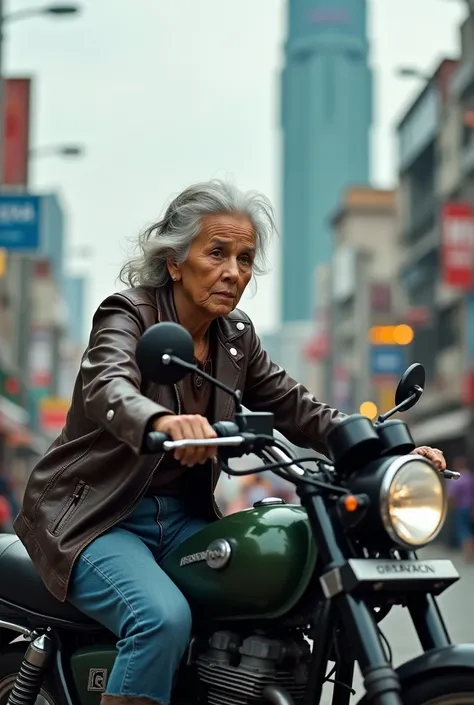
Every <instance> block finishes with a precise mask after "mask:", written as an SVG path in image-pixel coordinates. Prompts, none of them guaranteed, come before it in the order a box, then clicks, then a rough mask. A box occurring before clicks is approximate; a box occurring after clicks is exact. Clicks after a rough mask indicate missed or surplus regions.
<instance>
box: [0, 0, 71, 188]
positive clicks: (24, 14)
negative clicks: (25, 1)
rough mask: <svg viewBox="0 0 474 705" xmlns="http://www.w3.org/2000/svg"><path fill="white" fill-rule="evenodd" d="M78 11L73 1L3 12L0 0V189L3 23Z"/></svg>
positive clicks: (0, 166) (0, 168)
mask: <svg viewBox="0 0 474 705" xmlns="http://www.w3.org/2000/svg"><path fill="white" fill-rule="evenodd" d="M79 11H80V6H79V5H77V4H75V3H62V4H55V5H40V6H38V7H30V8H25V9H23V10H16V11H13V12H8V13H5V12H4V0H0V190H1V188H2V187H3V161H4V144H3V142H4V136H5V130H4V122H5V110H4V106H5V100H4V96H5V91H4V80H3V73H4V72H3V41H4V29H5V24H7V23H9V22H16V21H18V20H26V19H29V18H31V17H41V16H45V15H46V16H47V15H49V16H51V17H67V16H70V15H75V14H77V13H78V12H79Z"/></svg>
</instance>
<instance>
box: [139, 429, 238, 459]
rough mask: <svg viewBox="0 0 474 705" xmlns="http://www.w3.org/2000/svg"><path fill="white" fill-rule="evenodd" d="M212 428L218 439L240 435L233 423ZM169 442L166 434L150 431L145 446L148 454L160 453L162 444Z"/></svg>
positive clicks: (169, 439) (169, 438)
mask: <svg viewBox="0 0 474 705" xmlns="http://www.w3.org/2000/svg"><path fill="white" fill-rule="evenodd" d="M212 428H213V429H214V431H215V432H216V433H217V437H218V438H230V436H238V435H239V434H240V430H239V427H238V426H237V424H236V423H234V422H233V421H218V422H217V423H215V424H213V425H212ZM166 441H171V437H170V436H168V434H167V433H161V432H160V431H151V432H150V433H149V434H148V435H147V437H146V439H145V446H146V450H147V451H148V452H149V453H160V452H161V451H163V443H166Z"/></svg>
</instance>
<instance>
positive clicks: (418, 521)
mask: <svg viewBox="0 0 474 705" xmlns="http://www.w3.org/2000/svg"><path fill="white" fill-rule="evenodd" d="M446 511H447V503H446V491H445V487H444V481H443V478H442V476H441V475H440V473H439V472H438V471H437V470H436V469H435V468H434V467H433V466H432V465H431V463H430V462H429V461H428V460H426V459H424V458H422V457H421V456H420V457H417V456H416V455H410V456H404V457H401V458H397V459H396V460H394V461H393V462H392V463H391V464H390V465H389V467H388V469H387V471H386V472H385V475H384V477H383V480H382V484H381V486H380V515H381V519H382V523H383V526H384V528H385V530H386V531H387V533H388V535H389V536H390V538H391V539H392V540H393V541H396V542H397V543H399V544H402V545H403V546H405V547H409V548H416V547H420V546H424V545H425V544H427V543H429V542H430V541H432V540H433V539H434V538H435V537H436V536H437V535H438V533H439V531H440V530H441V528H442V526H443V524H444V521H445V519H446Z"/></svg>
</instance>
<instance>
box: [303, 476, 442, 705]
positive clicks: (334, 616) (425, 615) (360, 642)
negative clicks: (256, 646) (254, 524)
mask: <svg viewBox="0 0 474 705" xmlns="http://www.w3.org/2000/svg"><path fill="white" fill-rule="evenodd" d="M297 492H298V495H299V497H300V499H301V504H302V506H303V507H304V508H305V510H306V512H307V515H308V520H309V523H310V526H311V529H312V532H313V536H314V539H315V541H316V545H317V547H318V552H319V559H318V562H317V570H318V573H319V575H321V574H322V575H323V576H324V575H325V574H327V573H329V572H330V571H331V570H333V569H334V568H337V567H341V566H343V565H344V564H346V563H347V561H348V559H350V558H352V557H353V555H352V551H351V549H350V546H349V544H348V543H347V541H345V540H341V537H340V536H337V533H336V531H335V527H334V519H333V517H331V515H330V512H329V508H328V506H327V503H326V501H325V499H324V498H323V497H322V496H321V494H320V491H319V490H318V488H317V487H315V486H312V485H310V484H308V483H301V484H299V485H298V488H297ZM400 557H401V558H403V559H406V560H413V561H417V560H418V558H417V555H416V553H415V552H414V551H400ZM394 560H395V559H394ZM446 587H447V586H446ZM425 589H426V588H425V587H424V586H422V585H421V581H420V591H419V592H416V591H415V592H411V593H410V594H409V595H408V596H407V597H406V599H405V604H406V606H407V609H408V611H409V613H410V617H411V619H412V622H413V625H414V627H415V630H416V632H417V635H418V638H419V640H420V644H421V647H422V650H423V651H424V652H426V651H428V650H430V649H442V648H446V647H448V646H450V645H451V643H452V642H451V639H450V636H449V633H448V630H447V628H446V625H445V622H444V620H443V618H442V615H441V612H440V610H439V607H438V603H437V601H436V598H435V597H434V596H433V595H432V594H431V593H427V592H423V591H422V590H425ZM317 631H318V639H317V640H314V642H313V643H314V646H313V654H312V660H311V669H310V670H311V675H310V678H309V680H308V685H307V690H306V693H305V701H304V705H319V703H320V702H321V696H322V689H323V685H324V682H325V677H326V672H327V667H328V662H329V658H328V656H329V654H330V650H331V645H332V644H333V643H335V644H336V645H337V646H338V647H341V646H342V647H343V648H336V653H337V656H336V658H339V660H338V661H336V671H335V676H334V692H333V698H332V704H333V705H349V701H350V697H351V692H352V684H353V677H354V667H355V663H356V661H357V663H358V664H359V667H360V670H361V672H362V676H363V678H364V686H365V689H366V692H367V699H368V701H369V702H371V703H377V705H396V703H398V704H399V705H402V700H401V698H400V696H399V692H400V679H399V676H398V673H397V672H396V671H395V669H394V668H393V666H392V664H391V663H390V662H389V660H388V658H387V655H386V653H385V649H384V644H383V640H382V637H381V634H380V631H379V627H378V625H377V623H376V621H375V618H374V612H373V608H372V607H371V606H370V605H369V604H368V601H367V600H366V599H365V598H364V595H363V594H362V595H354V594H351V592H350V591H346V590H342V591H341V592H339V594H337V595H334V596H331V597H330V598H327V599H326V602H325V603H324V606H323V609H322V612H321V617H320V619H318V624H317ZM343 640H344V643H342V642H343ZM345 640H347V642H346V641H345ZM348 647H349V648H350V651H349V648H348ZM342 653H345V654H348V655H349V658H345V657H344V658H342V659H341V658H340V654H342Z"/></svg>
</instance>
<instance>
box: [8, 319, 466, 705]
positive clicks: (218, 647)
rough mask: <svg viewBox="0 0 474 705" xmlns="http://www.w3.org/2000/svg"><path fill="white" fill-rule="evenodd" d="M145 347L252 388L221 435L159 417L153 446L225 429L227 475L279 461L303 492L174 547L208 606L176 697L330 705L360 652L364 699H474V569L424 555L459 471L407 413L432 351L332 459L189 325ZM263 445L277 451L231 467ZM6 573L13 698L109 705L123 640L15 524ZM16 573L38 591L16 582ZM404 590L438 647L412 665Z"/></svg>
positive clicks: (153, 368)
mask: <svg viewBox="0 0 474 705" xmlns="http://www.w3.org/2000/svg"><path fill="white" fill-rule="evenodd" d="M137 361H138V364H139V366H140V369H141V372H142V376H143V378H144V379H148V380H151V381H154V382H156V383H159V384H175V383H177V382H178V381H179V380H180V379H182V378H183V377H184V376H185V375H186V374H187V373H188V372H190V371H192V372H193V373H194V374H201V375H202V376H203V377H205V378H206V379H209V380H210V381H211V382H212V383H213V384H214V385H215V386H217V387H220V388H221V389H225V390H226V391H227V392H228V393H229V394H230V395H233V397H234V400H235V414H234V417H233V421H223V422H220V423H217V424H215V429H216V432H217V436H218V437H217V438H216V439H212V440H211V441H209V440H205V439H198V440H180V441H172V440H170V439H169V438H168V437H167V436H165V435H164V434H160V433H157V432H151V433H150V434H149V435H148V437H147V441H146V445H147V449H148V452H150V453H162V452H170V451H173V450H175V449H176V448H179V447H183V446H188V445H201V446H202V445H209V444H212V445H213V446H217V448H218V457H219V462H220V465H221V467H222V468H223V470H224V471H225V472H227V473H229V474H231V475H243V474H250V473H257V472H262V471H272V472H275V473H277V474H278V475H280V476H281V477H283V478H284V479H286V480H287V481H288V482H292V483H294V485H295V487H296V490H297V493H298V496H299V497H300V500H301V506H300V505H289V504H286V503H285V502H284V501H283V500H281V499H278V498H272V497H269V498H266V499H263V500H261V501H258V502H256V503H255V504H254V505H253V507H251V508H249V509H247V510H244V511H241V512H238V513H236V514H233V515H230V516H227V517H224V518H221V519H220V520H217V521H215V522H213V523H211V524H209V525H208V526H206V527H205V528H203V529H202V530H201V531H199V532H198V533H197V534H195V535H194V536H192V537H191V538H189V539H187V540H186V541H184V542H183V543H182V544H181V545H180V546H178V547H177V548H175V549H174V551H173V552H172V553H170V554H169V555H168V556H167V557H166V559H165V560H164V561H163V563H162V567H163V569H164V570H165V571H166V572H167V574H168V575H169V576H170V577H171V579H172V580H173V581H174V582H175V583H176V585H178V587H179V588H180V589H181V591H182V592H183V594H184V595H185V596H186V598H187V600H188V601H189V604H190V606H191V608H192V611H193V620H194V621H193V633H192V638H191V640H190V643H189V647H188V649H187V652H186V654H185V655H184V657H183V661H182V664H181V667H180V669H179V672H178V673H177V677H176V684H175V687H174V691H173V698H172V703H173V705H182V704H184V703H186V704H187V703H191V702H194V703H196V704H197V703H200V704H202V705H234V704H235V705H254V704H257V703H262V704H263V703H265V702H266V703H271V704H273V705H318V703H320V702H321V699H322V690H323V685H324V684H325V683H326V682H328V681H332V683H333V700H332V702H333V705H349V701H350V698H351V693H352V692H353V691H352V684H353V675H354V666H355V664H356V663H358V665H359V667H360V670H361V673H362V676H363V679H364V686H365V695H364V696H363V698H362V700H361V701H360V703H364V704H365V705H369V704H370V705H428V704H430V705H435V704H436V705H456V704H459V705H470V704H474V646H473V645H468V644H463V645H453V644H452V643H451V640H450V637H449V634H448V631H447V628H446V625H445V623H444V621H443V618H442V615H441V612H440V610H439V607H438V605H437V601H436V597H437V596H438V595H439V594H440V593H442V592H443V591H444V590H446V588H448V587H449V586H450V585H452V584H453V583H454V582H456V581H457V580H458V579H459V575H458V573H457V571H456V569H455V568H454V566H453V564H452V563H451V561H449V560H419V559H418V557H417V553H416V551H417V549H419V548H421V547H423V546H426V545H427V544H429V543H430V542H431V541H433V540H434V539H435V538H436V536H437V535H438V533H439V531H440V530H441V528H442V526H443V523H444V521H445V518H446V512H447V508H446V507H447V503H446V492H445V484H444V478H443V477H442V473H440V472H438V471H437V470H436V469H435V468H434V466H433V465H432V464H431V463H430V462H429V461H428V460H427V459H426V458H423V457H421V456H417V455H410V453H411V451H412V450H413V449H414V447H415V444H414V442H413V439H412V437H411V435H410V432H409V430H408V427H407V426H406V424H405V423H404V422H403V421H401V420H399V419H391V417H392V416H393V415H394V414H395V413H396V412H402V411H405V410H407V409H409V408H411V407H412V406H413V405H414V404H415V403H416V402H417V401H418V399H419V398H420V396H421V394H422V393H423V387H424V384H425V372H424V368H423V367H422V365H420V364H414V365H412V366H411V367H410V368H408V370H407V371H406V372H405V373H404V375H403V376H402V378H401V380H400V382H399V384H398V387H397V390H396V395H395V404H396V406H395V407H394V409H392V410H391V411H390V412H388V413H386V414H384V415H382V416H380V417H379V418H378V420H377V421H376V422H375V423H374V424H373V423H371V421H370V420H369V419H368V418H366V417H364V416H361V415H359V414H355V415H352V416H348V417H347V418H346V419H344V420H343V421H342V422H341V423H340V424H338V426H337V427H335V428H334V429H333V430H332V431H331V433H330V434H329V437H328V447H329V451H330V456H331V462H329V461H327V460H316V459H315V457H314V456H308V457H306V458H301V457H298V458H297V457H295V455H294V453H293V451H292V450H290V449H289V448H288V447H287V446H286V444H285V443H283V442H281V441H279V440H277V439H276V438H275V437H274V436H273V414H271V413H247V412H245V411H244V409H243V407H242V405H241V400H240V395H239V394H238V393H236V392H234V391H233V390H231V389H227V388H226V387H225V386H224V385H222V383H220V382H219V380H215V379H213V378H212V377H210V376H209V375H207V374H206V373H204V372H202V371H200V370H198V369H197V368H196V366H195V365H194V349H193V342H192V339H191V337H190V336H189V334H188V333H187V332H186V331H185V330H184V329H183V328H181V327H180V326H178V325H177V324H174V323H159V324H157V325H155V326H153V327H152V328H150V329H149V330H148V331H146V332H145V333H144V335H143V337H142V338H141V339H140V341H139V343H138V346H137ZM250 453H252V454H256V455H257V456H259V458H261V460H262V461H263V465H261V466H259V467H256V468H254V469H252V470H245V471H240V472H239V471H236V470H234V469H232V468H231V467H230V466H229V462H230V460H231V459H232V458H237V457H241V456H243V455H244V454H250ZM309 465H312V467H309ZM444 476H445V478H447V479H454V478H456V477H457V476H458V475H457V474H456V473H452V472H450V471H446V472H445V473H444ZM0 575H1V576H2V579H1V580H0V705H4V704H5V703H8V704H9V705H34V704H35V703H36V701H38V702H40V701H46V703H48V705H99V700H100V696H101V694H102V693H103V692H104V691H105V688H106V684H107V677H108V674H109V672H110V670H111V668H112V666H113V663H114V659H115V657H116V646H115V644H116V639H115V637H114V636H113V635H112V634H110V633H108V632H107V631H105V630H104V628H103V627H101V626H100V625H98V624H96V623H94V622H93V621H91V620H90V619H89V618H88V617H86V616H84V615H83V614H81V613H80V612H79V611H78V610H76V609H75V608H74V607H73V606H72V605H69V604H68V603H60V602H58V601H56V600H55V598H54V597H52V595H50V593H49V592H47V590H46V588H45V587H44V586H43V583H42V582H41V580H40V578H39V577H38V575H37V573H36V571H35V569H34V566H33V564H32V563H31V561H30V559H29V557H28V556H27V554H26V552H25V550H24V549H23V547H22V545H21V544H20V542H19V541H18V539H17V538H16V537H15V536H12V535H9V534H7V535H1V536H0ZM14 584H16V585H18V586H20V585H23V586H26V588H27V589H26V590H25V589H24V588H23V589H22V590H19V591H18V595H16V593H15V592H14V591H13V589H12V587H11V586H12V585H14ZM6 586H10V587H9V588H8V590H7V588H6ZM394 605H402V606H403V607H404V608H406V609H407V610H408V612H409V614H410V617H411V619H412V622H413V624H414V627H415V630H416V632H417V634H418V637H419V640H420V644H421V648H422V653H421V654H420V655H419V656H418V657H417V658H415V659H413V660H410V661H408V662H406V663H404V664H403V665H401V666H399V667H398V668H394V667H393V665H392V662H391V656H390V654H389V653H387V651H389V649H387V646H389V645H388V642H387V640H386V639H385V637H384V635H383V633H382V632H381V628H380V624H381V622H382V621H383V619H384V618H385V617H386V616H387V614H388V613H389V611H390V610H391V608H392V607H393V606H394ZM25 640H26V642H28V643H27V645H25ZM25 649H26V650H25ZM332 662H333V663H334V664H335V665H334V667H333V669H332V670H331V671H330V673H327V670H328V664H329V663H332Z"/></svg>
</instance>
